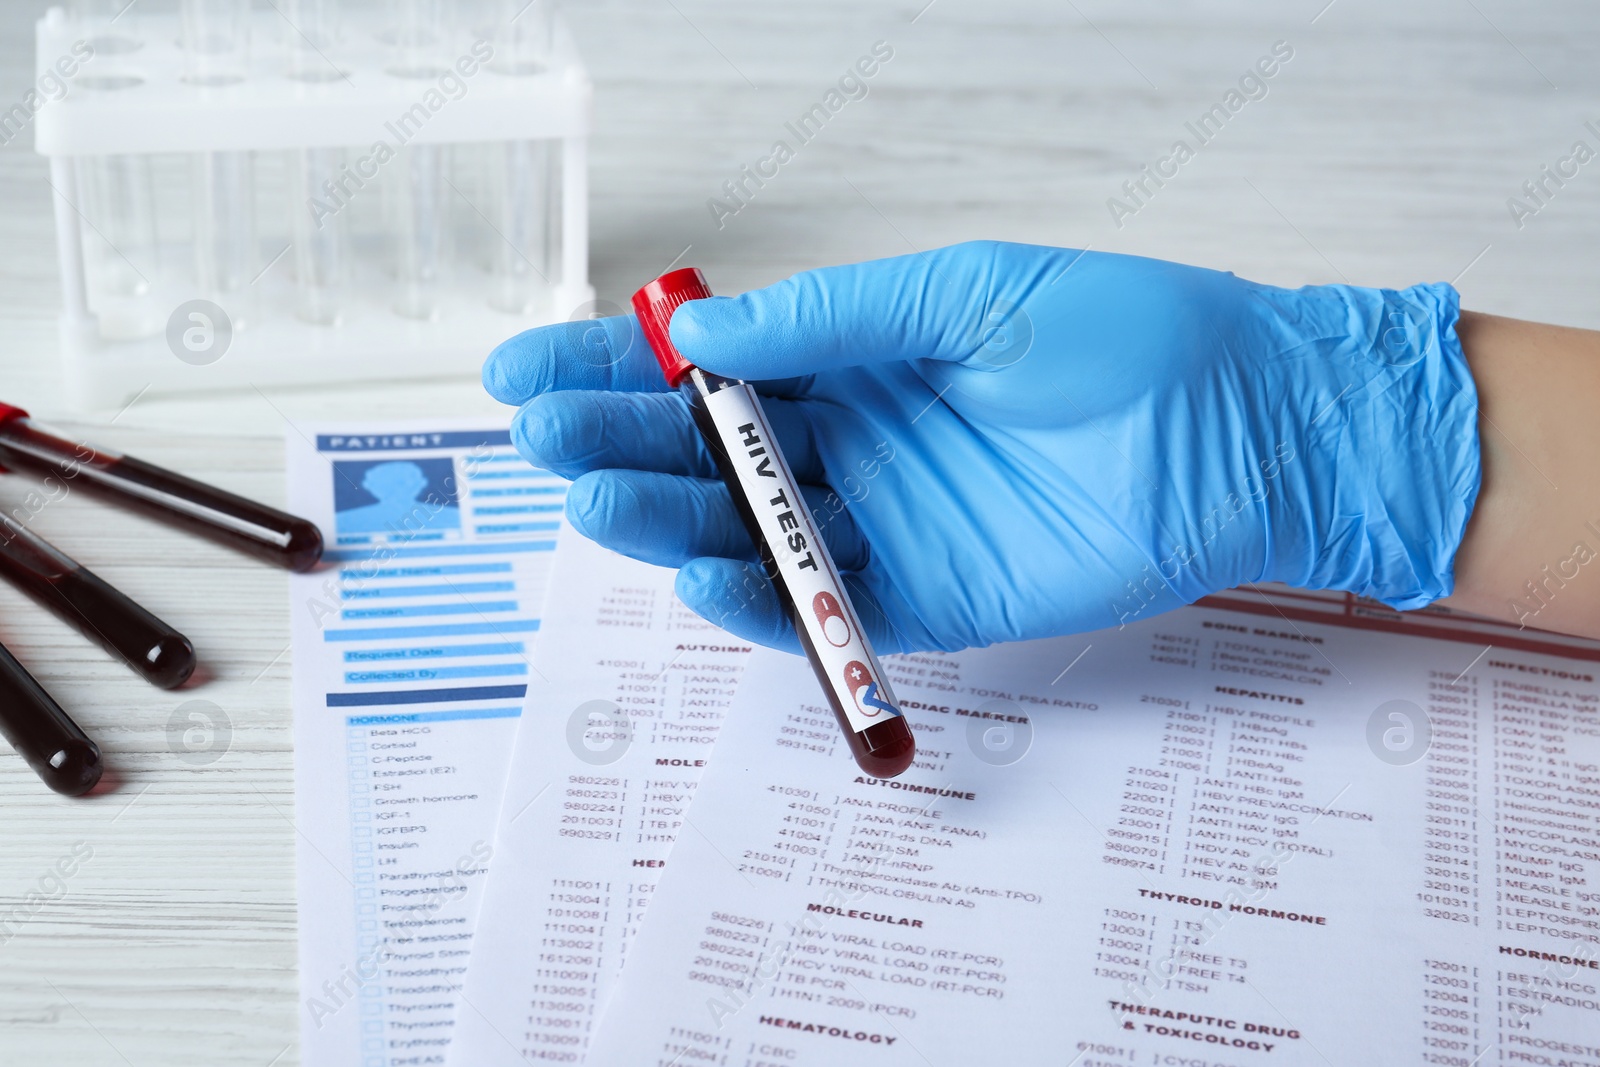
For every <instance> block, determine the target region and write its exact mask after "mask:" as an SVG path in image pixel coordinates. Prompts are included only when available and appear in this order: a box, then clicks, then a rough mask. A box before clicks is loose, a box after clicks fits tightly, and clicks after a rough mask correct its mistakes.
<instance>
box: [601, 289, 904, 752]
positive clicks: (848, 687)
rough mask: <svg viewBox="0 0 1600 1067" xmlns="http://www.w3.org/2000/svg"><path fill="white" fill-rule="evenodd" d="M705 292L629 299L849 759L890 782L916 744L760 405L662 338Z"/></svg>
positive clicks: (650, 293) (749, 392)
mask: <svg viewBox="0 0 1600 1067" xmlns="http://www.w3.org/2000/svg"><path fill="white" fill-rule="evenodd" d="M711 295H712V294H711V289H710V287H709V286H707V285H706V280H705V278H704V277H703V276H702V275H701V273H700V271H699V270H697V269H695V268H694V267H686V268H684V269H682V270H675V271H671V272H669V273H667V274H663V275H662V276H661V277H659V278H657V279H656V280H655V281H653V282H651V283H650V284H649V285H646V286H645V287H644V288H642V289H640V290H639V291H638V292H637V293H634V294H633V308H634V311H635V312H637V313H638V316H639V325H640V326H641V328H642V329H643V331H644V335H645V338H646V339H647V340H648V341H649V342H650V347H651V348H652V349H653V350H654V351H655V355H656V360H657V362H659V363H660V364H661V369H662V372H663V373H665V374H666V376H667V384H668V385H671V386H673V387H674V388H676V389H678V390H680V391H681V392H682V393H683V395H684V397H685V398H686V399H687V400H688V401H689V408H690V410H691V411H692V412H693V414H694V421H695V425H696V426H697V427H698V428H699V430H700V435H701V436H702V437H704V438H705V440H706V444H707V446H708V447H709V448H710V449H711V454H712V455H713V456H714V457H715V458H716V463H717V469H718V470H719V471H720V472H721V474H722V480H723V481H724V482H725V483H726V484H727V486H728V492H729V493H730V494H731V495H732V497H733V503H734V506H735V507H736V508H737V509H738V511H739V515H740V517H741V518H742V519H743V520H744V524H745V527H746V529H748V530H749V531H750V537H751V538H752V539H753V540H754V541H755V543H756V548H757V551H758V552H759V555H760V558H761V567H762V570H763V571H764V572H765V573H766V576H767V577H768V578H769V579H771V580H772V584H773V585H774V586H775V587H776V588H777V591H778V596H779V597H780V598H781V599H782V600H783V603H784V606H785V607H786V608H787V610H788V612H789V617H790V619H791V620H793V622H794V628H795V632H796V633H797V634H798V635H799V637H800V645H801V647H802V648H804V649H805V653H806V658H807V659H808V660H810V662H811V669H812V670H813V671H814V672H815V673H816V676H817V681H818V682H820V683H821V684H822V689H823V692H825V693H826V694H827V696H828V703H829V704H830V705H832V707H833V714H834V716H835V717H836V718H837V719H838V720H839V726H840V728H841V729H842V730H843V731H844V735H845V740H846V741H847V742H849V745H850V752H851V754H852V755H854V756H855V758H856V763H857V764H859V765H860V767H861V769H862V770H864V771H866V772H867V773H868V774H871V775H873V776H875V777H878V778H893V777H894V776H895V775H897V774H900V773H901V772H902V771H904V770H905V769H906V768H907V767H909V766H911V761H912V759H913V758H914V757H915V756H916V741H915V739H914V738H913V737H912V734H911V727H910V726H909V725H907V723H906V721H905V716H904V714H903V713H902V712H901V710H900V705H899V702H898V701H896V700H895V698H894V694H893V692H892V691H891V690H890V688H889V681H888V679H887V678H885V677H884V675H883V670H882V668H880V667H879V666H878V660H877V657H876V656H874V655H873V652H872V645H871V644H870V643H869V642H868V641H867V635H866V633H865V631H864V630H863V629H862V627H861V620H860V619H859V618H858V617H857V616H856V611H855V607H854V606H853V605H852V604H851V603H850V596H849V593H848V592H847V591H846V590H845V587H844V582H843V580H842V579H841V578H840V577H839V569H838V568H837V567H835V566H834V563H833V558H832V557H831V556H830V555H829V554H828V549H827V546H826V545H824V544H823V542H822V536H821V534H820V533H819V532H818V530H817V527H816V523H815V522H813V521H812V518H811V511H810V509H809V508H808V507H807V506H806V502H805V499H804V497H802V496H801V493H800V486H799V484H798V483H797V482H796V481H795V479H794V474H793V473H792V472H791V471H790V469H789V464H788V463H787V462H786V461H785V460H784V458H783V453H782V452H781V451H779V448H778V442H777V439H776V437H774V435H773V433H772V427H771V424H770V423H768V422H767V418H766V415H765V414H764V413H763V412H762V410H761V400H760V398H759V397H758V396H757V395H756V391H755V389H753V388H752V387H751V386H750V385H749V384H747V383H746V382H742V381H738V380H735V379H732V378H723V377H719V376H718V375H715V374H711V373H709V372H707V371H704V370H702V369H700V368H699V367H696V366H695V365H694V364H693V363H690V362H689V361H688V360H687V359H685V358H683V356H682V355H681V354H679V352H678V350H677V349H676V348H675V347H673V344H672V338H671V337H670V336H669V334H668V332H667V327H668V324H669V323H671V321H672V313H673V312H674V311H676V310H677V309H678V307H679V306H680V305H682V304H684V303H686V302H687V301H690V300H701V299H704V298H706V297H709V296H711Z"/></svg>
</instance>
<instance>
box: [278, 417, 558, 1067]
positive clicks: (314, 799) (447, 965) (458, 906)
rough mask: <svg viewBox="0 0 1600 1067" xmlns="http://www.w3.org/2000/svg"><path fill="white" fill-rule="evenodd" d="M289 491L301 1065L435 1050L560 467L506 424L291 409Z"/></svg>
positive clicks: (445, 1028) (460, 949)
mask: <svg viewBox="0 0 1600 1067" xmlns="http://www.w3.org/2000/svg"><path fill="white" fill-rule="evenodd" d="M288 470H289V506H290V509H291V510H292V511H294V512H296V513H298V514H301V515H305V516H307V517H308V518H311V519H313V520H314V521H316V523H317V524H318V526H320V527H321V529H322V531H323V535H324V537H325V539H326V542H327V545H328V551H327V552H326V555H325V559H326V560H327V561H328V563H329V564H330V565H328V566H324V567H322V568H320V569H319V570H317V571H316V572H314V573H312V574H307V575H296V576H294V577H293V578H292V579H291V582H290V598H291V600H290V606H291V610H292V614H293V645H292V648H293V656H294V660H293V662H294V734H295V808H294V813H293V815H294V822H295V828H296V831H297V834H298V840H297V842H296V863H297V866H298V886H299V899H300V911H299V921H300V985H301V1006H300V1024H301V1051H300V1055H301V1062H302V1063H304V1064H306V1065H307V1067H355V1065H359V1067H399V1065H411V1064H419V1063H429V1062H432V1063H438V1062H441V1060H440V1057H442V1054H443V1049H444V1047H445V1046H446V1045H447V1044H448V1042H449V1034H450V1025H451V1018H452V1009H453V1006H454V1003H455V998H456V994H457V992H458V990H459V988H460V981H461V974H462V972H463V971H464V970H465V963H466V958H467V954H468V951H469V948H470V945H471V941H472V930H473V922H472V920H473V916H474V913H475V910H476V900H477V896H478V890H477V887H478V886H479V885H480V884H481V880H482V877H483V874H484V872H485V870H487V867H488V863H489V859H490V856H491V855H492V846H491V844H490V842H491V840H492V838H493V833H494V822H495V816H496V813H497V812H498V810H499V800H500V792H501V788H502V786H503V783H504V777H505V772H506V765H507V758H508V754H509V751H510V746H511V741H512V737H513V734H514V732H515V729H516V724H517V718H518V716H519V714H520V712H521V708H522V702H523V697H524V694H525V691H526V689H527V683H528V666H527V658H528V655H529V652H530V651H531V646H532V640H533V637H534V635H535V633H536V631H537V630H538V629H539V624H540V623H539V611H540V607H541V604H542V601H543V598H544V590H545V585H546V582H547V578H548V574H549V570H550V567H551V560H552V557H553V549H554V547H555V541H556V530H557V528H558V526H559V524H560V517H561V509H562V500H563V496H564V494H565V492H566V483H565V482H564V481H562V480H561V479H559V478H557V477H555V476H554V475H551V474H548V473H546V472H543V471H538V470H535V469H534V468H533V467H531V466H529V465H528V464H527V463H526V462H525V461H523V460H522V459H521V458H520V457H518V456H517V454H516V453H515V451H514V450H513V449H512V448H511V445H510V438H509V435H508V434H507V432H506V430H505V428H504V427H503V426H501V427H498V428H492V427H490V426H487V425H483V424H466V425H458V424H453V423H451V424H444V423H432V424H411V423H406V424H389V425H362V424H355V425H331V424H330V425H315V426H309V425H302V426H297V427H295V428H294V429H293V431H292V432H291V433H290V434H289V435H288Z"/></svg>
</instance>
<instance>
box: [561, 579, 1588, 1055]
mask: <svg viewBox="0 0 1600 1067" xmlns="http://www.w3.org/2000/svg"><path fill="white" fill-rule="evenodd" d="M1348 621H1351V622H1353V623H1355V625H1354V626H1333V625H1325V624H1319V623H1315V622H1310V621H1304V622H1296V621H1292V620H1291V619H1288V618H1286V617H1283V616H1272V617H1269V616H1267V615H1251V614H1240V613H1238V612H1236V611H1230V610H1220V609H1216V608H1191V609H1186V610H1185V611H1183V612H1180V613H1177V614H1174V615H1168V616H1164V617H1161V618H1158V619H1153V620H1150V621H1148V622H1146V623H1141V624H1139V625H1138V626H1135V627H1129V628H1128V629H1127V630H1125V631H1122V632H1105V633H1100V634H1093V635H1086V636H1084V637H1078V638H1068V639H1062V640H1059V641H1050V642H1038V643H1033V644H1028V645H1017V646H1009V647H997V648H993V649H989V650H982V651H973V652H968V653H962V654H959V655H951V656H945V655H919V656H911V657H897V658H894V659H892V660H886V661H885V666H886V668H887V669H889V670H890V671H891V675H892V677H893V679H894V684H895V687H896V691H897V692H898V694H899V695H900V697H901V698H902V700H903V702H904V704H905V707H906V709H907V715H908V718H909V719H910V721H911V722H912V723H913V725H914V728H915V729H916V731H917V738H918V742H919V745H920V755H919V758H918V762H917V765H916V766H915V767H914V768H913V769H912V770H911V771H908V772H907V773H906V774H905V775H904V776H903V777H902V778H901V779H897V780H894V781H892V782H879V781H876V780H873V779H870V778H865V777H863V776H862V775H861V774H860V772H859V771H858V770H857V769H856V767H855V765H854V763H853V762H852V760H851V759H850V757H849V754H848V752H847V751H846V750H845V747H844V744H843V742H842V741H841V740H840V739H839V738H838V728H837V727H836V726H835V725H834V722H833V718H832V716H831V714H829V712H828V711H827V709H826V708H825V707H824V706H823V705H822V701H821V700H820V698H819V694H817V693H816V692H815V683H814V682H813V681H812V679H811V677H810V672H809V669H808V667H807V666H806V664H805V663H804V662H803V661H800V660H798V659H794V658H790V657H784V656H781V655H779V654H776V653H769V652H766V651H761V652H758V653H756V654H755V656H753V657H752V658H751V661H750V663H749V665H748V667H747V670H746V682H745V685H744V687H743V688H742V689H741V690H740V692H739V695H738V697H737V699H736V701H735V703H734V706H733V707H732V708H731V709H730V711H729V716H728V722H727V725H726V726H725V728H724V731H723V736H722V738H721V740H720V741H719V742H718V746H717V751H716V755H715V759H714V761H713V762H712V765H711V767H710V769H709V771H708V772H707V774H706V776H705V779H704V781H703V783H702V785H701V788H700V790H699V792H698V794H697V797H696V800H695V803H694V806H693V808H692V809H691V812H690V816H689V818H690V819H691V820H692V825H693V827H694V829H695V831H696V832H694V833H689V832H685V833H684V834H683V835H682V837H681V839H680V841H679V843H678V846H677V849H676V850H675V851H674V853H673V854H672V857H671V861H670V864H669V866H668V868H667V870H666V873H665V875H664V877H663V879H662V881H661V884H660V885H659V887H658V889H657V891H656V893H655V894H654V900H653V903H652V904H651V910H650V914H649V918H648V920H647V922H646V923H645V925H644V930H643V933H642V934H641V935H640V938H639V941H638V943H637V944H635V945H634V947H633V949H632V951H631V952H630V959H629V963H628V966H627V969H626V970H625V971H624V973H623V977H622V980H621V982H620V983H619V985H618V987H617V989H616V991H615V992H614V994H613V996H612V997H611V999H610V1002H609V1005H608V1006H607V1008H606V1011H605V1013H604V1015H603V1017H602V1019H601V1022H600V1025H599V1027H598V1029H597V1032H596V1035H595V1037H594V1038H593V1040H592V1043H591V1046H590V1051H589V1059H588V1062H590V1063H593V1064H603V1065H606V1067H612V1065H618V1067H620V1065H628V1067H639V1065H647V1064H649V1065H656V1067H666V1065H669V1064H676V1065H689V1064H707V1063H715V1064H729V1065H739V1067H768V1065H780V1064H781V1065H784V1067H803V1065H805V1064H818V1065H829V1067H836V1065H849V1064H871V1065H886V1067H887V1065H896V1064H904V1065H907V1067H911V1065H916V1067H926V1065H938V1067H943V1065H951V1067H956V1065H965V1064H977V1063H996V1064H1001V1063H1004V1064H1013V1063H1014V1064H1055V1065H1066V1064H1078V1065H1082V1067H1088V1065H1091V1064H1093V1065H1106V1064H1186V1065H1206V1067H1227V1065H1233V1067H1237V1065H1253V1064H1262V1065H1267V1064H1317V1065H1325V1064H1347V1063H1435V1064H1445V1065H1450V1067H1470V1065H1473V1064H1481V1063H1518V1062H1520V1063H1535V1064H1555V1063H1562V1064H1571V1065H1582V1067H1593V1065H1595V1064H1597V1063H1600V993H1597V989H1600V969H1597V968H1600V829H1597V819H1596V813H1597V811H1600V700H1597V695H1600V686H1597V685H1596V682H1595V674H1596V663H1595V662H1594V658H1595V646H1594V645H1593V644H1592V643H1582V642H1577V643H1575V642H1571V641H1563V642H1551V643H1550V647H1559V648H1562V649H1564V650H1567V651H1571V652H1576V653H1577V654H1579V655H1582V656H1586V657H1588V658H1587V659H1571V658H1568V659H1563V658H1558V657H1556V656H1552V655H1541V654H1538V653H1537V652H1534V651H1529V650H1527V649H1529V648H1532V647H1536V646H1537V644H1538V643H1539V642H1540V641H1541V640H1543V639H1542V638H1541V637H1540V636H1539V635H1537V634H1534V633H1532V632H1531V631H1530V632H1526V633H1521V634H1516V635H1515V640H1517V641H1519V642H1521V643H1522V644H1523V645H1524V646H1525V647H1524V649H1523V650H1518V651H1509V652H1508V651H1505V650H1504V649H1502V648H1500V647H1488V648H1485V647H1483V646H1484V642H1482V641H1480V640H1478V639H1477V638H1476V633H1477V631H1476V630H1475V628H1474V626H1475V624H1474V625H1469V626H1467V627H1465V628H1463V629H1462V630H1461V631H1460V633H1459V634H1456V635H1455V636H1460V637H1464V638H1466V640H1435V639H1424V638H1418V637H1406V636H1396V635H1394V634H1391V633H1385V632H1380V631H1378V630H1373V629H1364V628H1361V627H1362V625H1363V624H1362V622H1361V620H1360V619H1357V618H1352V619H1350V620H1348ZM1433 621H1434V623H1435V624H1436V625H1437V626H1438V627H1439V632H1440V633H1445V632H1446V631H1448V629H1449V627H1450V622H1449V620H1448V619H1447V618H1444V619H1440V618H1435V619H1434V620H1433ZM1506 636H1510V635H1506ZM1467 641H1472V642H1473V643H1467ZM891 664H892V666H891Z"/></svg>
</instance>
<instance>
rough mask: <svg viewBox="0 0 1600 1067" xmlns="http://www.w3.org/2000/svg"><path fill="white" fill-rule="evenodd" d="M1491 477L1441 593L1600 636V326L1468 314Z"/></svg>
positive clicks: (1466, 344) (1475, 606) (1467, 607)
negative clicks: (1448, 587) (1448, 589)
mask: <svg viewBox="0 0 1600 1067" xmlns="http://www.w3.org/2000/svg"><path fill="white" fill-rule="evenodd" d="M1457 332H1458V334H1459V336H1460V338H1461V345H1462V349H1463V351H1464V352H1465V354H1466V357H1467V362H1468V363H1469V364H1470V366H1471V367H1472V373H1473V377H1474V379H1475V381H1476V383H1477V388H1478V397H1479V405H1480V407H1479V416H1478V433H1479V440H1480V446H1481V454H1482V469H1483V483H1482V488H1481V489H1480V491H1479V494H1478V501H1477V505H1476V507H1475V508H1474V511H1473V515H1472V519H1471V521H1470V522H1469V524H1468V526H1467V531H1466V535H1465V536H1464V537H1463V538H1462V542H1461V547H1460V549H1459V550H1458V552H1457V554H1456V563H1455V576H1456V589H1455V592H1454V594H1453V595H1451V596H1450V597H1449V598H1447V599H1446V600H1444V601H1441V603H1442V604H1444V605H1445V606H1447V607H1452V608H1458V609H1460V610H1462V611H1470V612H1473V613H1476V614H1480V615H1486V616H1489V617H1492V618H1496V619H1502V620H1505V621H1508V622H1513V623H1517V624H1519V625H1526V626H1530V627H1538V628H1540V629H1546V630H1558V631H1563V632H1567V633H1575V634H1583V635H1585V636H1589V637H1600V332H1595V331H1592V330H1576V329H1570V328H1567V327H1561V326H1547V325H1544V324H1541V323H1533V322H1522V321H1519V320H1517V319H1507V318H1501V317H1498V316H1494V315H1484V314H1481V313H1476V312H1470V311H1463V312H1462V313H1461V319H1460V322H1459V324H1458V326H1457Z"/></svg>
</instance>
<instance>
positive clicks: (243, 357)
mask: <svg viewBox="0 0 1600 1067" xmlns="http://www.w3.org/2000/svg"><path fill="white" fill-rule="evenodd" d="M552 5H553V0H533V2H532V3H529V2H528V0H455V2H454V3H452V4H446V3H445V2H444V0H378V2H377V3H373V2H371V0H364V2H363V3H361V4H360V5H359V6H357V5H356V4H354V3H349V2H348V0H347V2H346V3H344V4H341V3H340V0H279V3H278V4H276V5H275V7H270V8H266V9H262V10H252V8H251V4H250V2H249V0H180V3H179V10H178V11H177V12H175V13H168V14H159V13H152V14H144V13H141V12H140V9H139V8H137V7H131V6H124V5H121V4H117V3H111V2H109V0H74V4H73V7H72V8H71V9H70V11H69V10H67V9H62V8H59V7H56V8H51V9H50V10H49V11H48V12H47V13H46V15H45V17H44V18H42V19H41V20H39V22H38V24H37V31H36V44H37V73H38V76H39V77H40V79H46V76H47V75H48V79H47V80H48V83H49V87H50V88H51V89H52V90H55V88H56V87H57V86H61V87H62V88H60V90H59V91H58V92H57V91H52V92H51V93H48V94H45V99H43V101H42V104H41V106H40V107H38V108H37V109H36V114H35V115H34V116H33V129H34V146H35V149H36V150H37V151H38V152H39V153H40V154H41V155H44V156H46V157H48V158H49V161H50V182H51V185H52V187H53V190H54V192H53V199H54V212H55V225H56V243H57V250H58V255H59V259H60V269H61V287H62V297H63V305H64V307H63V311H62V315H61V326H60V350H61V360H62V368H63V371H64V378H65V383H66V385H67V392H68V398H69V400H70V402H71V403H72V404H74V405H75V406H77V407H78V408H80V409H93V408H110V407H115V406H119V405H121V404H123V403H125V402H127V401H128V400H129V399H131V398H132V397H133V396H135V395H137V394H138V393H140V392H141V391H143V390H146V389H151V390H154V391H157V392H174V391H192V390H210V389H228V388H241V387H247V386H250V385H255V386H263V385H269V384H310V383H320V382H336V381H361V380H369V379H379V378H382V379H393V378H397V377H439V376H444V375H452V374H476V373H477V370H478V367H479V366H480V365H481V362H482V359H483V356H484V353H486V352H487V351H488V350H489V349H490V348H492V347H493V346H494V345H495V344H497V343H499V342H500V341H502V340H504V339H505V338H506V337H509V336H511V335H512V334H514V333H516V332H518V331H520V330H523V329H527V328H529V327H531V326H535V325H541V324H544V323H548V322H556V321H563V320H567V319H573V318H584V317H586V316H587V314H588V312H589V310H590V308H592V306H593V300H594V290H593V289H592V288H591V287H590V285H589V278H588V273H589V264H588V240H589V238H588V132H589V128H590V116H591V111H592V98H593V90H592V86H591V84H590V81H589V77H588V74H587V72H586V71H585V69H584V67H583V63H582V61H581V59H580V58H579V56H578V53H577V50H576V48H575V46H574V45H573V42H572V39H571V36H570V34H569V33H568V32H567V31H566V28H565V26H564V24H563V23H562V22H561V20H560V19H559V18H558V17H557V15H556V14H555V12H554V11H553V10H552ZM69 71H70V73H68V72H69ZM40 84H41V85H44V84H45V80H41V82H40Z"/></svg>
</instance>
